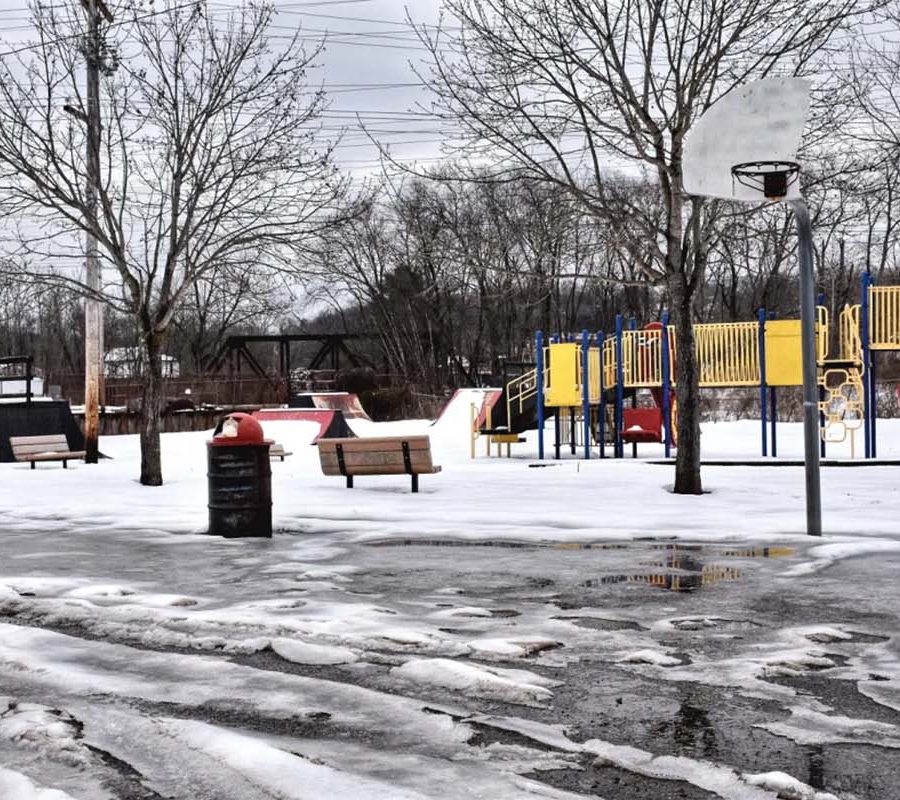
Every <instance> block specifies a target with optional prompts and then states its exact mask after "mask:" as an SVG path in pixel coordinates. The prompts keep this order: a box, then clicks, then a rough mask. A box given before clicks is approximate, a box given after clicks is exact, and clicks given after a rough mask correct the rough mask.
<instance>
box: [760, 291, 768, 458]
mask: <svg viewBox="0 0 900 800" xmlns="http://www.w3.org/2000/svg"><path fill="white" fill-rule="evenodd" d="M766 316H767V315H766V310H765V309H764V308H761V309H759V311H758V312H757V319H758V321H759V334H758V336H759V415H760V422H761V424H762V428H761V439H762V455H763V458H766V457H767V456H768V455H769V434H768V425H767V422H768V420H767V418H766V414H767V405H768V404H767V402H766V401H767V399H768V397H767V393H768V390H767V388H766V386H767V384H766Z"/></svg>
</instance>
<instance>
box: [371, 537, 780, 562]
mask: <svg viewBox="0 0 900 800" xmlns="http://www.w3.org/2000/svg"><path fill="white" fill-rule="evenodd" d="M365 546H366V547H498V548H501V549H509V550H541V549H551V550H635V551H638V552H641V551H645V550H648V549H649V550H651V551H656V550H664V551H665V552H666V554H667V558H668V557H669V556H670V555H671V554H678V555H679V556H680V557H682V558H687V557H688V556H689V554H698V553H699V554H702V555H707V556H715V557H717V558H785V557H787V556H792V555H794V554H795V553H796V552H797V551H796V549H795V548H793V547H784V546H781V545H779V546H775V547H723V546H722V545H706V544H670V543H666V544H653V543H650V544H648V543H647V542H646V540H643V541H636V542H539V541H535V542H529V541H522V540H519V539H450V538H446V539H434V538H422V539H411V538H406V539H393V538H392V539H376V540H374V541H371V542H365Z"/></svg>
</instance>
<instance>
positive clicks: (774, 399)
mask: <svg viewBox="0 0 900 800" xmlns="http://www.w3.org/2000/svg"><path fill="white" fill-rule="evenodd" d="M768 317H769V319H775V312H774V311H770V312H769V314H768ZM766 385H767V386H768V381H766ZM768 388H769V428H770V433H771V434H772V458H778V395H777V393H776V391H775V387H774V386H768Z"/></svg>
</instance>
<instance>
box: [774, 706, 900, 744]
mask: <svg viewBox="0 0 900 800" xmlns="http://www.w3.org/2000/svg"><path fill="white" fill-rule="evenodd" d="M757 727H758V728H762V729H763V730H766V731H768V732H769V733H774V734H775V735H776V736H783V737H785V738H786V739H791V740H792V741H794V742H797V744H803V745H820V744H874V745H878V746H879V747H889V748H892V749H900V728H898V727H897V726H896V725H891V724H889V723H887V722H876V721H875V720H871V719H854V718H852V717H843V716H840V715H836V714H835V715H831V714H823V713H821V712H819V711H814V710H812V709H808V708H799V707H794V708H791V716H790V717H789V718H788V719H786V720H784V721H782V722H768V723H763V724H760V725H757Z"/></svg>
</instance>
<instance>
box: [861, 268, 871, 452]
mask: <svg viewBox="0 0 900 800" xmlns="http://www.w3.org/2000/svg"><path fill="white" fill-rule="evenodd" d="M860 288H861V292H862V299H861V303H860V312H859V328H860V330H859V338H860V341H861V342H862V362H863V440H864V443H865V456H866V458H871V457H872V408H871V394H872V392H871V387H870V381H869V375H870V371H871V366H872V365H871V361H872V356H871V353H870V351H869V273H868V272H865V273H863V275H862V277H861V278H860Z"/></svg>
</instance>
